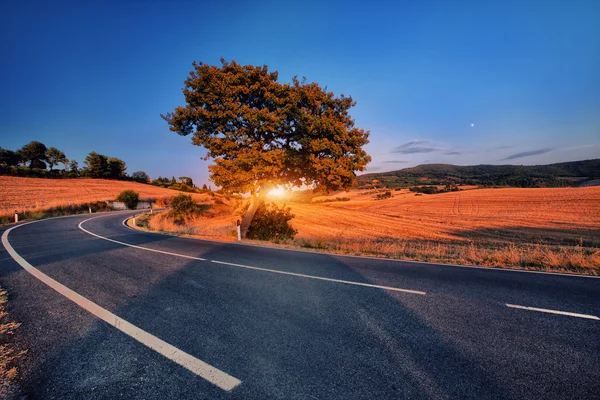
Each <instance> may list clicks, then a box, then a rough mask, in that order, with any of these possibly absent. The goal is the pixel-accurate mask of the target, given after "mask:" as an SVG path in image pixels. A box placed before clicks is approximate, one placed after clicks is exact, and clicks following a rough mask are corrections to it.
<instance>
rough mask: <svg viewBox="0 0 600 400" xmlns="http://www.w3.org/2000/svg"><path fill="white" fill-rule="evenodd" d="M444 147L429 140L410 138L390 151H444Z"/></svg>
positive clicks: (408, 152)
mask: <svg viewBox="0 0 600 400" xmlns="http://www.w3.org/2000/svg"><path fill="white" fill-rule="evenodd" d="M444 150H445V149H444V148H442V147H440V146H438V145H436V144H435V143H433V142H431V141H429V140H411V141H410V142H408V143H404V144H403V145H401V146H398V147H396V148H394V150H392V153H400V154H416V153H432V152H434V151H444Z"/></svg>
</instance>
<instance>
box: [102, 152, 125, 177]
mask: <svg viewBox="0 0 600 400" xmlns="http://www.w3.org/2000/svg"><path fill="white" fill-rule="evenodd" d="M106 163H107V171H106V174H105V176H106V177H107V178H111V179H122V178H125V176H126V175H125V170H126V169H127V167H126V166H125V161H123V160H121V159H118V158H116V157H110V158H108V160H107V161H106Z"/></svg>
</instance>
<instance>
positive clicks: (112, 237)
mask: <svg viewBox="0 0 600 400" xmlns="http://www.w3.org/2000/svg"><path fill="white" fill-rule="evenodd" d="M131 214H132V213H131V212H127V213H112V214H97V215H94V216H90V215H85V216H74V217H65V218H57V219H50V220H44V221H39V222H35V223H29V224H23V225H18V226H16V227H13V228H11V229H7V228H4V229H1V230H0V233H1V234H2V243H3V245H4V246H3V248H2V249H1V250H0V285H2V286H3V287H5V288H6V289H8V290H9V292H10V294H11V302H10V306H11V309H10V312H11V318H12V319H14V320H17V321H19V322H22V323H23V326H22V327H21V328H20V329H19V333H18V340H19V342H21V343H22V344H23V345H24V346H25V347H27V348H29V353H28V355H27V358H26V361H27V368H26V370H25V371H24V375H25V379H24V380H23V382H22V384H21V390H22V391H23V393H25V394H27V395H29V396H30V397H31V398H44V399H95V398H98V399H116V398H127V399H168V398H173V399H182V398H194V399H196V398H197V399H204V398H206V399H271V398H279V399H398V398H415V399H421V398H433V399H499V398H514V399H523V398H527V399H567V398H574V399H575V398H579V399H582V398H586V399H587V398H598V397H600V340H599V338H600V319H599V318H598V317H599V316H600V279H597V278H590V277H578V276H564V275H559V274H543V273H527V272H515V271H506V270H491V269H481V268H466V267H457V266H447V265H435V264H424V263H410V262H401V261H391V260H375V259H369V258H358V257H344V256H335V255H326V254H317V253H308V252H297V251H287V250H278V249H268V248H261V247H254V246H244V245H237V244H224V243H216V242H209V241H198V240H192V239H185V238H176V237H171V236H165V235H157V234H152V233H145V232H139V231H134V230H132V229H130V228H128V227H126V226H124V225H123V224H122V222H123V220H124V219H125V218H126V217H128V216H129V215H131ZM90 218H91V219H90Z"/></svg>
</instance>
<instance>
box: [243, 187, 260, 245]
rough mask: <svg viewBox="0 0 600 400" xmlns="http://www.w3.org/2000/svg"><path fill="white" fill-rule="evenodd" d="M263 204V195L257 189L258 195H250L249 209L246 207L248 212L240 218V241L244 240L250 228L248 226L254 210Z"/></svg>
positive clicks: (254, 212)
mask: <svg viewBox="0 0 600 400" xmlns="http://www.w3.org/2000/svg"><path fill="white" fill-rule="evenodd" d="M264 202H265V195H264V193H263V191H262V190H260V189H259V192H258V195H257V194H254V193H252V194H251V195H250V207H248V211H246V214H244V216H243V217H242V225H241V226H240V233H241V236H242V239H246V234H247V233H248V228H250V224H251V223H252V220H253V219H254V214H256V210H258V208H259V207H260V206H261V205H262V204H263V203H264Z"/></svg>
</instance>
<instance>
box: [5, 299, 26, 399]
mask: <svg viewBox="0 0 600 400" xmlns="http://www.w3.org/2000/svg"><path fill="white" fill-rule="evenodd" d="M7 303H8V294H7V292H6V290H4V289H2V288H0V398H2V399H5V398H8V397H9V395H10V394H11V392H12V391H13V390H14V389H13V385H14V384H15V382H16V379H17V377H18V374H19V370H18V369H17V364H18V362H19V360H20V358H21V357H22V356H23V355H24V354H25V353H26V352H27V350H23V349H19V348H18V346H17V345H16V344H15V343H13V341H12V340H11V339H12V337H13V335H14V333H15V331H16V330H17V329H18V328H19V326H21V324H19V323H17V322H13V321H11V320H10V318H9V316H8V312H7Z"/></svg>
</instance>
